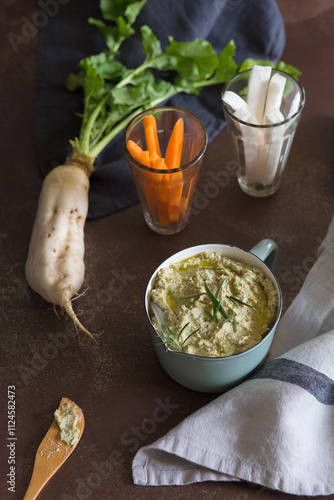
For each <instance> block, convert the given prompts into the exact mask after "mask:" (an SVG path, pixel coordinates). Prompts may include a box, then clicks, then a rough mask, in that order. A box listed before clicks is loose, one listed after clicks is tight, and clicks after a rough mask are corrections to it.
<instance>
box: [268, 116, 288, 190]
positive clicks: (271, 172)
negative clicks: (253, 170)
mask: <svg viewBox="0 0 334 500" xmlns="http://www.w3.org/2000/svg"><path fill="white" fill-rule="evenodd" d="M283 121H284V116H283V114H282V113H281V111H280V110H279V109H277V108H276V109H273V110H272V111H270V112H269V113H267V114H266V117H265V123H266V125H274V124H278V123H280V122H283ZM284 130H285V126H284V125H278V126H277V127H272V128H270V129H267V132H266V140H267V142H268V144H270V151H269V157H268V166H267V176H266V181H265V184H266V185H268V186H269V185H270V184H272V183H273V182H274V180H275V176H276V174H277V172H278V169H279V165H280V160H281V153H282V146H283V139H284Z"/></svg>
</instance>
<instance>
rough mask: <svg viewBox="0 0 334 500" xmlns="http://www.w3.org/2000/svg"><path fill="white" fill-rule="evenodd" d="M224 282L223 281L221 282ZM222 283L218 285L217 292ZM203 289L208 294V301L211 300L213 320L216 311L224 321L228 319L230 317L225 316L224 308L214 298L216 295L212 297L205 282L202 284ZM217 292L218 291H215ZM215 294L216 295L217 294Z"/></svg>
mask: <svg viewBox="0 0 334 500" xmlns="http://www.w3.org/2000/svg"><path fill="white" fill-rule="evenodd" d="M223 282H224V280H223ZM223 282H222V283H221V284H220V285H219V287H218V289H219V292H220V289H221V287H222V284H223ZM204 288H205V291H206V293H207V294H208V297H209V299H210V300H211V302H212V304H213V314H214V315H215V318H216V317H217V311H219V312H220V314H221V315H222V316H223V317H224V318H225V319H230V316H229V315H228V314H227V312H226V311H225V309H224V307H223V304H222V303H221V302H220V300H218V298H217V297H216V295H214V294H213V293H212V291H211V290H210V288H209V287H208V284H207V282H206V281H205V282H204ZM217 292H218V290H217ZM217 292H216V294H217Z"/></svg>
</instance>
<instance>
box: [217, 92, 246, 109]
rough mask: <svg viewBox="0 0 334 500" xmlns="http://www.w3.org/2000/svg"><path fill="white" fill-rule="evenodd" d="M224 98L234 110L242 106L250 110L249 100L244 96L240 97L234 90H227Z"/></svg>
mask: <svg viewBox="0 0 334 500" xmlns="http://www.w3.org/2000/svg"><path fill="white" fill-rule="evenodd" d="M222 100H223V101H224V103H225V104H227V105H228V106H231V108H232V109H233V111H237V110H238V109H240V108H242V109H245V110H247V111H249V108H248V104H247V102H246V101H245V100H244V99H243V98H242V97H240V96H239V95H238V94H236V93H235V92H232V91H231V90H227V91H226V92H224V94H223V97H222Z"/></svg>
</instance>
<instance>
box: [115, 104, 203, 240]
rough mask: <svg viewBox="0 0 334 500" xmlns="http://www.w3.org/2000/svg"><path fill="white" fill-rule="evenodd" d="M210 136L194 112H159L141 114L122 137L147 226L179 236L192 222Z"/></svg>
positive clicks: (159, 109) (173, 109)
mask: <svg viewBox="0 0 334 500" xmlns="http://www.w3.org/2000/svg"><path fill="white" fill-rule="evenodd" d="M206 147H207V133H206V130H205V128H204V126H203V124H202V123H201V121H200V120H199V119H198V118H197V117H196V116H195V115H194V114H192V113H191V112H189V111H187V110H185V109H181V108H177V107H173V106H159V107H155V108H150V109H148V110H146V111H143V112H142V113H140V114H138V115H137V116H136V117H135V118H134V119H132V120H131V121H130V123H129V124H128V126H127V127H126V129H125V131H124V135H123V149H124V152H125V155H126V158H127V160H128V163H129V166H130V168H131V171H132V174H133V177H134V179H135V183H136V187H137V191H138V195H139V198H140V202H141V206H142V209H143V214H144V218H145V221H146V223H147V225H148V226H149V227H150V228H151V229H152V230H153V231H155V232H157V233H159V234H174V233H178V232H179V231H181V230H182V229H183V228H184V227H185V225H186V224H187V222H188V219H189V215H190V210H191V203H192V198H193V194H194V191H195V187H196V183H197V178H198V173H199V170H200V166H201V163H202V160H203V156H204V153H205V150H206Z"/></svg>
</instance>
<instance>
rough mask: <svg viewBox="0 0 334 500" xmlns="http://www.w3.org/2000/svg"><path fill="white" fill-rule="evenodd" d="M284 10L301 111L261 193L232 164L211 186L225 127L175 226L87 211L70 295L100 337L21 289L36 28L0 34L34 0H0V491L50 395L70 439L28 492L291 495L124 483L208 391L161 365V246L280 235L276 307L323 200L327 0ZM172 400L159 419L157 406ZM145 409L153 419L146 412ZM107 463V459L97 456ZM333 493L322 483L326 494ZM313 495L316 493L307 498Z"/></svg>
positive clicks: (44, 420) (49, 412)
mask: <svg viewBox="0 0 334 500" xmlns="http://www.w3.org/2000/svg"><path fill="white" fill-rule="evenodd" d="M278 4H279V6H280V8H281V11H282V13H283V16H284V19H285V22H286V48H285V52H284V54H283V57H282V59H283V60H284V61H286V62H289V63H290V64H293V65H295V66H297V67H298V68H299V69H300V70H301V71H302V76H301V83H302V85H303V86H304V88H305V91H306V105H305V108H304V111H303V115H302V119H301V121H300V124H299V127H298V130H297V133H296V136H295V139H294V143H293V146H292V149H291V153H290V157H289V160H288V165H287V169H286V172H285V175H284V179H283V182H282V185H281V187H280V189H279V191H278V192H277V193H276V194H275V195H273V196H271V197H268V198H265V199H254V198H252V197H249V196H247V195H246V194H244V193H242V192H241V190H240V188H239V187H238V185H237V180H236V178H235V176H234V174H233V173H231V172H230V173H229V174H228V175H227V176H226V175H225V179H226V182H225V184H224V185H220V186H219V187H218V189H215V191H214V194H213V191H212V190H211V191H210V182H212V181H211V175H210V174H212V173H215V174H219V173H220V172H223V171H224V172H225V173H226V172H228V165H229V162H230V161H231V160H232V152H231V149H230V145H229V139H228V135H227V131H226V129H224V130H223V131H222V132H221V133H220V134H219V135H218V136H217V137H216V138H215V139H214V141H213V142H212V143H211V144H210V145H209V147H208V149H207V153H206V156H205V159H204V162H203V165H202V169H201V173H200V177H199V181H198V186H197V189H198V191H199V192H200V193H201V195H202V196H201V197H200V199H201V203H199V202H198V205H197V210H196V212H195V213H194V214H193V215H192V217H191V219H190V223H189V224H188V226H187V227H186V228H185V229H184V230H183V231H182V232H180V233H179V234H176V235H173V236H168V237H166V236H161V235H158V234H155V233H154V232H152V231H151V230H150V229H149V228H148V227H147V226H146V225H145V222H144V220H143V216H142V212H141V208H140V205H139V204H135V205H133V206H132V207H130V208H128V209H125V210H122V211H120V212H117V213H116V214H114V215H111V216H108V217H104V218H101V219H98V220H94V221H90V222H88V223H87V224H86V228H85V245H86V252H85V263H86V275H85V283H84V286H83V290H85V289H86V288H87V291H86V293H85V294H84V295H82V296H81V297H80V298H79V299H78V300H77V301H76V307H77V308H78V309H80V310H82V311H83V314H82V319H84V322H85V324H86V325H87V326H89V328H90V329H91V330H93V331H95V332H101V331H103V332H104V333H103V335H101V336H100V338H99V340H98V344H95V343H94V342H93V341H92V340H91V339H90V338H88V337H86V336H84V335H80V338H79V339H78V337H77V335H76V332H75V330H74V328H73V327H72V325H71V324H70V322H69V321H66V318H65V317H63V316H62V315H61V314H59V315H58V316H57V315H56V314H55V313H54V311H53V309H52V306H51V305H50V304H48V303H46V302H44V301H42V300H41V299H40V297H39V296H37V294H35V293H33V292H32V291H31V290H30V289H29V287H28V285H27V283H26V281H25V278H24V264H25V260H26V256H27V248H28V244H29V239H30V235H31V229H32V224H33V221H34V217H35V213H36V207H37V200H38V195H39V192H40V188H41V182H42V179H41V177H40V174H39V171H38V167H37V164H36V157H35V150H34V138H33V108H34V99H35V87H36V48H37V37H36V36H32V37H31V39H29V41H28V43H25V44H22V45H21V46H20V50H19V51H18V52H17V53H14V51H13V49H12V47H11V46H10V44H9V43H8V38H7V34H8V33H9V32H10V31H12V32H17V33H19V30H20V26H21V24H20V23H22V17H23V16H28V17H29V15H31V13H32V12H33V11H34V9H35V3H34V1H33V0H25V1H24V2H23V1H19V0H17V1H15V0H5V1H4V2H2V3H1V6H0V36H1V43H0V47H1V49H0V61H1V64H0V89H1V90H0V109H1V120H0V127H1V172H2V175H1V183H0V200H1V213H0V256H1V258H0V268H1V270H0V301H1V302H0V304H1V305H0V342H1V363H0V381H1V391H0V401H1V403H2V404H1V410H0V429H1V433H0V434H1V447H0V457H1V460H0V471H1V483H0V497H1V498H2V499H7V498H18V499H20V498H23V496H24V493H25V491H26V489H27V487H28V484H29V481H30V477H31V474H32V469H33V463H34V457H35V453H36V450H37V448H38V446H39V443H40V442H41V441H42V439H43V437H44V435H45V433H46V432H47V430H48V428H49V426H50V425H51V422H52V419H53V412H54V410H55V409H56V408H57V407H58V405H59V402H60V400H61V398H62V397H67V398H70V399H72V400H73V401H75V402H76V403H77V404H78V405H79V406H80V407H81V408H82V409H83V411H84V415H85V422H86V427H85V431H84V434H83V437H82V439H81V441H80V443H79V446H78V447H77V449H76V450H75V452H74V453H73V455H72V456H71V457H70V458H69V460H68V461H67V462H66V464H65V465H64V466H63V467H62V468H61V469H60V470H59V471H58V472H57V474H56V475H55V476H54V477H53V478H52V480H51V481H50V482H49V484H48V485H47V486H46V488H45V489H44V490H43V492H42V493H41V494H40V496H39V498H40V499H41V500H43V499H48V500H50V499H51V500H53V499H66V498H67V499H73V498H94V499H101V500H105V499H113V498H117V499H138V500H140V499H144V498H145V499H151V498H152V499H156V498H158V497H159V498H160V499H161V500H163V499H171V498H172V499H175V500H176V499H183V500H184V499H193V498H196V499H198V500H199V499H204V498H205V499H218V498H224V499H238V500H253V499H257V498H258V497H260V498H261V499H262V500H267V499H272V500H275V499H276V500H284V499H287V498H288V497H289V495H287V494H284V493H280V492H273V491H270V490H268V489H266V488H263V487H261V486H259V485H252V484H246V483H232V482H226V483H225V482H217V483H215V482H207V483H200V484H193V485H189V486H181V487H180V486H178V487H155V488H152V487H143V486H135V485H134V484H133V482H132V475H131V463H132V459H133V457H134V455H135V453H136V451H137V450H138V449H139V448H140V447H141V446H144V445H146V444H148V443H151V442H153V441H155V440H156V439H158V438H159V437H161V436H163V435H164V434H165V433H166V432H167V431H169V430H170V429H172V428H173V427H175V426H176V425H177V424H178V423H179V422H181V421H182V420H183V419H184V418H185V417H187V416H188V415H190V414H191V413H193V412H194V411H195V410H197V409H198V408H200V407H202V406H203V405H205V404H207V403H208V402H210V401H212V400H213V398H214V397H215V395H212V394H211V395H210V394H204V393H199V392H195V391H191V390H189V389H186V388H184V387H182V386H181V385H179V384H177V383H176V382H174V381H173V380H172V379H171V378H170V377H169V376H168V375H167V374H166V373H165V372H164V371H163V369H162V368H161V366H160V365H159V362H158V360H157V357H156V355H155V352H154V347H153V345H152V342H151V339H150V335H149V330H148V325H147V321H146V317H145V311H144V306H143V296H144V291H145V287H146V284H147V281H148V279H149V277H150V275H151V274H152V272H153V271H154V269H155V268H156V267H157V266H158V265H159V264H160V263H161V262H162V261H163V260H165V258H167V257H168V256H170V255H171V254H173V253H175V252H177V251H179V250H181V249H183V248H186V247H188V246H192V245H197V244H201V243H228V244H232V245H236V246H239V247H242V248H245V249H248V248H251V247H253V246H254V245H255V244H256V243H257V242H258V241H259V240H261V239H263V238H271V239H273V240H275V241H276V243H277V244H278V246H279V259H278V262H277V267H276V276H277V278H278V280H279V281H280V284H281V288H282V293H283V297H284V310H286V308H287V306H288V305H289V304H290V303H291V301H292V300H293V298H294V297H295V296H296V294H297V293H298V291H299V289H300V287H301V285H302V283H303V281H304V279H305V277H306V275H307V273H308V271H309V270H310V268H311V266H312V265H313V264H314V262H315V260H316V257H317V251H318V249H319V246H320V243H321V241H322V240H323V238H324V237H325V234H326V231H327V228H328V225H329V223H330V221H331V218H332V215H333V206H334V196H333V190H334V176H333V165H334V163H333V158H334V153H333V152H334V147H333V144H334V142H333V140H334V120H333V117H334V100H333V79H332V75H333V71H334V62H333V61H334V60H333V47H334V6H333V1H332V0H322V1H320V2H313V0H304V1H303V2H298V6H297V2H291V1H288V0H280V1H279V2H278ZM8 388H11V389H9V390H12V391H13V392H14V393H15V437H16V438H17V439H16V441H15V443H16V446H15V467H16V469H15V483H16V484H15V493H11V492H9V491H8V489H7V488H8V485H7V484H6V480H5V479H4V478H6V477H7V476H6V475H7V474H8V473H9V464H8V457H9V448H8V447H7V430H8V418H7V401H8V398H7V396H8V394H7V391H8ZM166 401H169V402H170V403H171V404H172V406H173V410H172V411H169V413H168V418H166V419H165V420H164V421H163V422H156V421H154V419H153V418H152V416H153V415H154V414H155V413H154V411H155V409H156V408H157V405H159V403H161V402H166ZM148 420H149V421H150V422H151V423H152V422H153V423H154V424H155V425H151V426H149V425H145V422H147V421H148ZM106 463H107V465H106ZM332 497H333V498H334V495H333V496H332ZM319 498H320V497H319Z"/></svg>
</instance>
